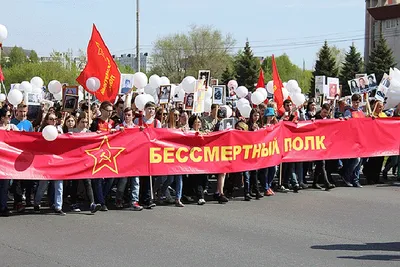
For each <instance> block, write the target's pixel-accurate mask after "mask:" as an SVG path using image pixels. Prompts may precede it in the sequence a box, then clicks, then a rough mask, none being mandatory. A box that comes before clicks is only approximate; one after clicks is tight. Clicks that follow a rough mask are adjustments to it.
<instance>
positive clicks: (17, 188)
mask: <svg viewBox="0 0 400 267" xmlns="http://www.w3.org/2000/svg"><path fill="white" fill-rule="evenodd" d="M27 114H28V105H26V104H25V103H24V102H22V103H20V104H19V105H18V106H17V112H16V115H15V117H14V118H13V119H12V120H11V123H12V124H14V125H16V126H17V127H18V129H19V130H20V131H25V132H33V126H32V123H31V122H30V121H29V120H28V119H27ZM34 187H35V181H32V180H23V181H19V180H14V182H13V184H12V187H11V191H12V192H14V208H15V209H16V210H17V212H22V211H24V210H25V207H24V205H23V204H22V198H23V191H24V189H25V203H26V205H27V206H28V207H29V206H32V199H31V198H32V193H33V192H34Z"/></svg>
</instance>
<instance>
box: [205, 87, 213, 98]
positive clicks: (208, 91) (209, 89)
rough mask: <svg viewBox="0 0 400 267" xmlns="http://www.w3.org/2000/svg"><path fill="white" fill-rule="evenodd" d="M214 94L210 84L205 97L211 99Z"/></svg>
mask: <svg viewBox="0 0 400 267" xmlns="http://www.w3.org/2000/svg"><path fill="white" fill-rule="evenodd" d="M212 95H213V93H212V88H211V87H210V86H208V87H207V91H206V93H205V96H204V98H205V99H210V98H211V97H212Z"/></svg>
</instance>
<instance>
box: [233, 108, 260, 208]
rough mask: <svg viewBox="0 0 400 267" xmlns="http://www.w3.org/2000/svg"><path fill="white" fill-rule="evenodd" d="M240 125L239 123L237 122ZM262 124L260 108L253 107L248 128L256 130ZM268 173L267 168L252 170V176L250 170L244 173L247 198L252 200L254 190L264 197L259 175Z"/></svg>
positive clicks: (258, 197) (256, 193) (256, 194)
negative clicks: (259, 183)
mask: <svg viewBox="0 0 400 267" xmlns="http://www.w3.org/2000/svg"><path fill="white" fill-rule="evenodd" d="M237 125H239V124H237ZM260 125H261V114H260V111H259V110H258V109H254V108H253V109H252V110H251V111H250V118H249V121H248V122H247V126H248V130H249V131H252V132H255V131H258V130H259V129H260ZM265 174H266V169H265V168H264V169H260V170H254V171H250V177H248V172H247V173H246V172H245V173H244V178H245V179H244V195H245V200H250V199H251V195H252V192H253V193H255V197H256V199H260V198H262V197H263V195H262V194H261V193H260V190H259V187H258V179H257V175H260V176H261V177H265Z"/></svg>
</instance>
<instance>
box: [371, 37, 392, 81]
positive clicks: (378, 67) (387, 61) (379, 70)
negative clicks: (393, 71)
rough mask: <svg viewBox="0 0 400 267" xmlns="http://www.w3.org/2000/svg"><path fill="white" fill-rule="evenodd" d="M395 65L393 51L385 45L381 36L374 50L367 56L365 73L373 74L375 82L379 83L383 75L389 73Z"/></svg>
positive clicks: (384, 40)
mask: <svg viewBox="0 0 400 267" xmlns="http://www.w3.org/2000/svg"><path fill="white" fill-rule="evenodd" d="M395 65H396V63H395V61H394V57H393V51H392V50H391V49H390V47H389V46H388V45H387V43H386V39H385V38H384V37H383V35H382V34H381V36H380V37H379V40H378V42H377V44H376V46H375V49H374V50H373V51H372V53H371V55H370V56H369V61H368V64H367V73H368V74H372V73H375V77H376V80H377V81H380V80H382V78H383V75H384V74H385V73H387V72H389V70H390V68H393V67H394V66H395Z"/></svg>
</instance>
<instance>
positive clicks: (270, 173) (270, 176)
mask: <svg viewBox="0 0 400 267" xmlns="http://www.w3.org/2000/svg"><path fill="white" fill-rule="evenodd" d="M276 169H277V167H276V166H272V167H268V168H267V171H266V172H265V182H264V183H263V185H264V189H265V191H267V190H268V189H270V188H271V186H272V181H273V180H274V178H275V174H276Z"/></svg>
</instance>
